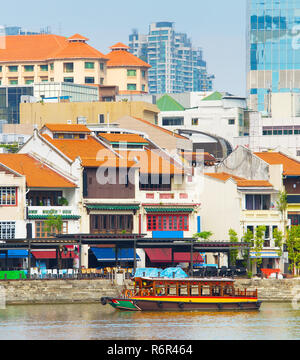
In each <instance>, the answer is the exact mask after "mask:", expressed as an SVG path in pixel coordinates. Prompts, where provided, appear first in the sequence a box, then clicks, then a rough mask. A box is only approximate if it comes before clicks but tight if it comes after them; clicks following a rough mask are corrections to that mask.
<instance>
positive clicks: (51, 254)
mask: <svg viewBox="0 0 300 360" xmlns="http://www.w3.org/2000/svg"><path fill="white" fill-rule="evenodd" d="M31 253H32V255H33V256H34V257H35V258H36V259H56V250H55V249H50V250H34V251H32V252H31ZM57 257H58V259H59V258H60V255H59V254H57ZM74 258H75V253H74V251H68V252H67V254H66V255H65V254H64V252H61V259H74Z"/></svg>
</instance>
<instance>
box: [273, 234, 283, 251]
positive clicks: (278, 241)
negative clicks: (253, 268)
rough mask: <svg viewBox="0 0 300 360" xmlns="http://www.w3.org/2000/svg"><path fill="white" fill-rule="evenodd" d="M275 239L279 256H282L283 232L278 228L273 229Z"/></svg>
mask: <svg viewBox="0 0 300 360" xmlns="http://www.w3.org/2000/svg"><path fill="white" fill-rule="evenodd" d="M273 239H274V243H275V247H278V248H279V249H278V250H277V253H278V256H282V243H283V239H284V238H283V232H282V231H280V230H278V229H277V228H275V229H274V231H273Z"/></svg>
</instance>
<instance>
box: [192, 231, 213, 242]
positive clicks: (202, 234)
mask: <svg viewBox="0 0 300 360" xmlns="http://www.w3.org/2000/svg"><path fill="white" fill-rule="evenodd" d="M212 235H213V233H212V232H211V231H202V232H200V233H196V234H194V235H193V238H194V239H198V240H199V239H203V240H209V238H210V237H211V236H212Z"/></svg>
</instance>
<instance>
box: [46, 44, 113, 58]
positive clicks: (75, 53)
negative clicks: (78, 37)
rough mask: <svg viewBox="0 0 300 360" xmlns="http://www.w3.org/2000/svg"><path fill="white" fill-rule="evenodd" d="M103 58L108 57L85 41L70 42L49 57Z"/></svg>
mask: <svg viewBox="0 0 300 360" xmlns="http://www.w3.org/2000/svg"><path fill="white" fill-rule="evenodd" d="M82 58H83V59H103V60H107V57H106V56H105V55H104V54H102V53H101V52H100V51H98V50H96V49H94V48H93V47H91V46H90V45H88V44H86V43H84V42H70V41H69V42H68V43H67V44H66V46H65V47H64V48H62V49H59V50H58V51H56V52H53V53H52V54H49V59H82Z"/></svg>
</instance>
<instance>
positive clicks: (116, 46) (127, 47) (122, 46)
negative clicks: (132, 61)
mask: <svg viewBox="0 0 300 360" xmlns="http://www.w3.org/2000/svg"><path fill="white" fill-rule="evenodd" d="M110 49H130V47H129V46H127V45H125V44H123V43H121V42H118V43H116V44H115V45H113V46H111V47H110Z"/></svg>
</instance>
